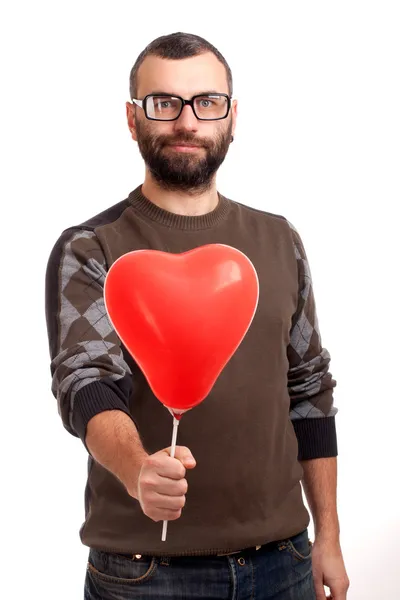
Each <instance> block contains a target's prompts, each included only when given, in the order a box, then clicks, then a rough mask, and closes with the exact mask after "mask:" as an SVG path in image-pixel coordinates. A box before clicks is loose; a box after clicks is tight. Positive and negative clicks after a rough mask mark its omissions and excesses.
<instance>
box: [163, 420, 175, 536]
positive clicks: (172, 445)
mask: <svg viewBox="0 0 400 600" xmlns="http://www.w3.org/2000/svg"><path fill="white" fill-rule="evenodd" d="M178 425H179V421H178V419H177V418H176V417H175V416H174V426H173V429H172V442H171V454H170V456H171V458H174V457H175V449H176V438H177V435H178ZM167 528H168V521H163V529H162V536H161V541H162V542H165V540H166V539H167Z"/></svg>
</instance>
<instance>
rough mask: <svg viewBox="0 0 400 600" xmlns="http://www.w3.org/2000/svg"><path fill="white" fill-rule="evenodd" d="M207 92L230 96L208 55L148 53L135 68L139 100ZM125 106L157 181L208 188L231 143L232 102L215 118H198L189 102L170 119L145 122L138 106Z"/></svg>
mask: <svg viewBox="0 0 400 600" xmlns="http://www.w3.org/2000/svg"><path fill="white" fill-rule="evenodd" d="M211 91H213V92H219V93H224V94H229V90H228V83H227V78H226V71H225V68H224V66H223V65H222V64H221V63H220V62H219V61H218V59H217V58H216V57H215V56H214V55H213V54H212V53H206V54H202V55H199V56H194V57H191V58H186V59H182V60H168V59H162V58H159V57H156V56H148V57H147V58H146V59H145V60H144V62H143V63H142V65H141V66H140V68H139V72H138V90H137V98H139V99H143V98H144V97H145V96H146V95H147V94H154V93H160V92H162V93H165V94H170V95H177V96H181V97H182V98H184V99H187V100H188V99H190V98H192V97H193V96H194V95H196V94H201V93H205V92H211ZM127 110H128V122H129V125H130V128H131V130H132V135H133V138H134V139H136V140H137V142H138V146H139V150H140V153H141V155H142V157H143V159H144V161H145V163H146V165H147V167H148V169H149V170H150V172H151V174H152V176H153V177H154V179H155V180H156V181H157V182H158V183H159V185H161V186H162V187H164V188H165V189H170V190H171V189H172V190H180V191H186V192H192V193H193V192H201V191H204V190H206V189H208V188H209V187H210V185H211V181H212V178H213V176H214V174H215V173H216V171H217V170H218V168H219V166H220V165H221V164H222V162H223V161H224V159H225V156H226V153H227V151H228V148H229V144H230V142H231V136H232V134H233V131H234V127H235V123H236V101H234V102H233V103H232V108H231V111H230V112H229V114H228V116H227V118H226V119H222V120H220V121H201V120H198V119H197V118H196V116H195V115H194V113H193V110H192V107H191V106H185V107H184V108H183V110H182V113H181V115H180V117H179V118H178V119H177V120H175V121H152V120H149V119H147V118H146V116H145V113H144V111H143V109H141V108H140V107H138V106H135V105H132V104H130V103H127ZM179 144H185V145H184V146H180V145H179ZM188 144H193V146H188Z"/></svg>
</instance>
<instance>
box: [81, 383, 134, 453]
mask: <svg viewBox="0 0 400 600" xmlns="http://www.w3.org/2000/svg"><path fill="white" fill-rule="evenodd" d="M105 410H122V411H123V412H124V413H125V414H127V415H128V416H129V417H131V419H132V415H131V414H130V412H129V410H128V408H127V406H126V404H124V402H123V401H122V400H121V398H120V397H119V396H118V395H117V394H116V393H115V392H113V390H112V389H110V388H109V387H108V386H107V385H104V384H102V383H101V381H93V382H92V383H89V384H88V385H85V386H84V387H83V388H81V389H80V390H79V391H78V392H77V393H76V396H75V404H74V415H73V425H74V429H75V431H76V433H77V434H78V435H79V437H80V438H81V440H82V442H83V444H84V446H85V448H86V450H87V451H88V452H89V454H90V451H89V449H88V447H87V446H86V442H85V438H86V429H87V424H88V422H89V421H90V419H91V418H92V417H94V416H95V415H97V414H98V413H101V412H104V411H105ZM132 421H133V419H132Z"/></svg>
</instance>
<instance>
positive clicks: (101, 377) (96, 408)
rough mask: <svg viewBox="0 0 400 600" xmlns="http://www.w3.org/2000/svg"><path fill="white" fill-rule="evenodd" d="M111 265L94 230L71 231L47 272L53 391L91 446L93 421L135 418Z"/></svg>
mask: <svg viewBox="0 0 400 600" xmlns="http://www.w3.org/2000/svg"><path fill="white" fill-rule="evenodd" d="M106 274H107V272H106V260H105V256H104V253H103V249H102V247H101V245H100V243H99V241H98V239H97V236H96V235H95V233H94V232H93V231H86V230H81V229H76V230H67V231H65V232H64V233H63V235H61V236H60V238H59V240H58V241H57V243H56V244H55V246H54V248H53V251H52V252H51V255H50V258H49V261H48V265H47V271H46V318H47V331H48V337H49V346H50V356H51V374H52V378H53V379H52V392H53V394H54V396H55V397H56V399H57V404H58V411H59V414H60V416H61V419H62V422H63V425H64V427H65V428H66V429H67V431H69V433H71V434H72V435H75V436H77V437H80V438H81V440H82V442H83V443H84V444H85V438H86V428H87V424H88V422H89V420H90V419H91V418H92V417H94V416H95V415H96V414H98V413H101V412H103V411H109V410H119V411H122V412H124V413H126V415H127V416H128V417H129V418H130V410H129V398H130V394H131V391H132V375H131V371H130V368H129V366H128V364H127V363H126V362H125V360H124V356H123V353H122V349H121V344H120V340H119V339H118V336H117V335H116V333H115V331H114V329H113V327H112V326H111V323H110V321H109V319H108V316H107V313H106V309H105V304H104V297H103V289H104V281H105V277H106Z"/></svg>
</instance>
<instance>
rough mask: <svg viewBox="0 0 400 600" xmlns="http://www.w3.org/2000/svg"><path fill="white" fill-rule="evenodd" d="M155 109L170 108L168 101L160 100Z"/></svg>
mask: <svg viewBox="0 0 400 600" xmlns="http://www.w3.org/2000/svg"><path fill="white" fill-rule="evenodd" d="M156 106H157V108H169V107H170V106H171V101H170V100H160V101H159V102H157V103H156Z"/></svg>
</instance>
